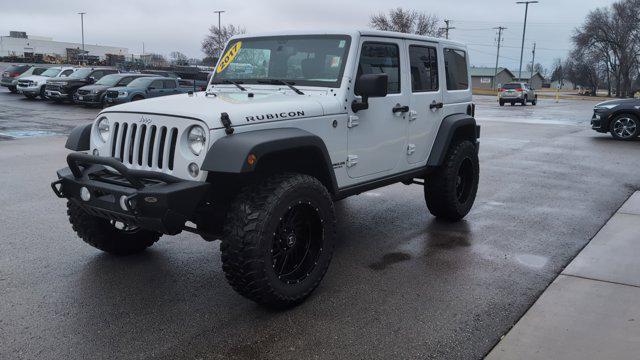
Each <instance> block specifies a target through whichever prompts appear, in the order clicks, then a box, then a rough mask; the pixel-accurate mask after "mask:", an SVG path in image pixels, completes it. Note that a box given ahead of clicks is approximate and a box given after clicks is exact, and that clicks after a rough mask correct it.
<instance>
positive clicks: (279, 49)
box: [51, 31, 480, 308]
mask: <svg viewBox="0 0 640 360" xmlns="http://www.w3.org/2000/svg"><path fill="white" fill-rule="evenodd" d="M468 66H469V65H468V58H467V52H466V48H465V46H464V45H461V44H459V43H455V42H451V41H447V40H442V39H433V38H427V37H422V36H415V35H408V34H401V33H392V32H379V31H356V32H309V33H277V34H266V35H260V36H249V35H246V36H245V35H243V36H238V37H234V38H233V39H231V40H230V41H229V44H228V45H227V48H226V49H225V52H224V53H223V56H222V57H221V59H220V60H219V62H218V64H217V66H216V68H215V70H214V75H213V77H212V79H211V82H210V84H209V85H208V88H207V90H206V92H198V93H189V94H182V95H174V96H167V97H161V98H155V99H149V100H143V101H138V102H133V103H128V104H123V105H119V106H114V107H111V108H108V109H105V110H103V111H102V112H101V113H100V114H99V115H98V116H97V118H96V120H95V122H94V123H93V124H89V125H86V126H80V127H78V128H76V129H75V130H74V131H73V132H72V133H71V134H70V136H69V138H68V140H67V144H66V147H67V148H68V149H71V150H74V151H76V152H73V153H71V154H69V155H68V157H67V163H68V167H67V168H64V169H61V170H59V171H58V173H57V175H58V180H57V181H55V182H53V183H52V184H51V185H52V188H53V190H54V192H55V193H56V195H57V196H59V197H61V198H66V199H68V214H69V219H70V222H71V224H72V225H73V229H74V230H75V231H76V232H77V234H78V235H79V236H80V238H82V239H83V240H84V241H85V242H87V243H89V244H90V245H92V246H94V247H96V248H98V249H100V250H103V251H106V252H108V253H112V254H118V255H125V254H132V253H136V252H139V251H142V250H144V249H145V248H147V247H149V246H151V245H153V243H155V242H156V241H157V240H158V239H159V238H160V237H161V236H162V235H163V234H169V235H174V234H178V233H180V232H181V231H183V230H186V231H190V232H193V233H196V234H199V235H201V236H202V237H203V238H204V239H206V240H216V239H221V240H222V243H221V246H220V250H221V253H222V263H223V270H224V272H225V274H226V277H227V279H228V281H229V283H230V284H231V286H232V287H233V288H234V289H235V290H236V291H237V292H239V293H240V294H242V295H243V296H245V297H247V298H249V299H251V300H254V301H256V302H258V303H260V304H264V305H267V306H271V307H277V308H286V307H291V306H294V305H296V304H299V303H300V302H302V301H303V300H304V299H305V298H306V297H307V296H309V294H310V293H311V292H312V291H313V290H314V289H315V288H316V286H317V285H318V283H319V282H320V280H321V279H322V277H323V276H324V274H325V272H326V271H327V268H328V266H329V262H330V260H331V257H332V252H333V248H334V244H335V242H336V216H335V213H334V207H333V202H334V201H337V200H340V199H344V198H346V197H348V196H351V195H356V194H359V193H362V192H365V191H368V190H370V189H374V188H378V187H382V186H386V185H389V184H393V183H398V182H402V183H404V184H407V185H410V184H419V185H423V187H424V196H425V200H426V204H427V206H428V208H429V211H430V212H431V213H432V214H434V215H435V216H437V217H441V218H444V219H448V220H459V219H461V218H463V217H464V216H465V215H466V214H467V213H468V212H469V210H470V209H471V206H472V205H473V202H474V199H475V196H476V191H477V188H478V173H479V165H478V146H479V143H478V137H479V132H480V128H479V126H477V125H476V121H475V120H474V118H473V116H474V109H475V108H474V104H473V103H472V102H471V89H470V86H469V84H470V78H469V71H468Z"/></svg>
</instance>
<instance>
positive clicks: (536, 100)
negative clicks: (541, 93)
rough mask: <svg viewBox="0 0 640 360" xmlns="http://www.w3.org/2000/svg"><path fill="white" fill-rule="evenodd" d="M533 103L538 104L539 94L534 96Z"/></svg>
mask: <svg viewBox="0 0 640 360" xmlns="http://www.w3.org/2000/svg"><path fill="white" fill-rule="evenodd" d="M531 105H533V106H536V105H538V96H537V95H536V97H535V98H533V101H532V102H531Z"/></svg>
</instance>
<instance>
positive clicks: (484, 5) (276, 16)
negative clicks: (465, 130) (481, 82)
mask: <svg viewBox="0 0 640 360" xmlns="http://www.w3.org/2000/svg"><path fill="white" fill-rule="evenodd" d="M613 2H614V1H613V0H540V3H539V4H534V5H531V6H530V8H529V23H528V26H527V37H526V42H525V56H524V59H525V60H524V61H525V62H527V61H529V62H530V61H531V47H532V44H533V42H536V43H537V49H538V51H537V53H536V62H541V63H542V64H543V65H545V66H547V67H549V66H550V65H551V63H552V62H553V59H554V58H556V57H564V56H565V55H566V54H567V52H568V49H570V47H571V34H572V31H573V29H574V28H575V27H577V26H579V25H580V24H581V23H582V21H583V19H584V17H585V15H586V14H587V13H588V12H589V11H590V10H592V9H595V8H597V7H603V6H608V5H609V4H611V3H613ZM398 6H401V7H404V8H407V9H416V10H420V11H425V12H429V13H433V14H436V15H437V16H439V17H440V18H441V19H451V20H452V23H451V26H454V27H456V28H457V29H455V30H452V31H451V38H452V39H454V40H459V41H462V42H465V43H467V44H468V45H469V49H470V56H471V62H472V64H474V65H477V66H493V65H494V64H495V50H496V49H495V42H496V33H495V30H492V29H491V28H493V27H495V26H499V25H500V26H505V27H507V28H508V29H507V30H506V31H505V33H504V40H505V41H504V45H505V46H504V48H502V50H501V61H500V65H501V66H506V67H509V68H514V69H516V70H517V67H518V60H519V57H520V42H521V37H522V20H523V18H524V6H523V5H516V4H515V0H514V1H511V0H448V1H441V0H440V1H435V0H399V1H392V2H390V1H382V0H367V1H364V0H361V1H345V0H320V1H304V0H297V1H289V0H268V1H267V0H264V1H258V0H244V1H239V0H221V1H206V0H180V1H167V0H126V1H125V0H109V1H86V0H85V1H73V0H72V1H69V0H66V1H47V0H20V1H15V0H3V1H2V6H0V34H2V35H8V33H9V31H10V30H17V31H26V32H27V33H28V34H31V35H40V36H50V37H53V38H54V40H60V41H77V42H80V16H79V15H77V12H79V11H85V12H87V15H85V41H86V43H90V44H100V45H113V46H123V47H127V48H129V52H130V53H135V54H139V53H141V52H142V43H143V42H144V43H145V50H146V52H157V53H161V54H164V55H168V54H169V53H170V52H171V51H174V50H178V51H181V52H183V53H185V54H186V55H188V56H189V57H197V58H201V57H203V56H204V54H203V53H202V51H201V50H200V42H201V41H202V38H203V37H204V35H205V34H206V33H207V31H208V28H209V27H210V26H211V25H216V26H217V23H218V18H217V15H215V14H214V13H213V11H214V10H225V11H226V13H224V14H223V15H222V22H223V24H228V23H233V24H236V25H240V26H242V27H244V28H245V29H246V30H247V32H248V33H252V32H261V31H273V30H280V29H283V30H284V29H286V30H295V29H334V28H338V29H354V28H367V26H368V22H369V16H370V15H371V14H372V13H378V12H386V11H387V10H388V9H389V8H391V7H398ZM443 25H444V24H443Z"/></svg>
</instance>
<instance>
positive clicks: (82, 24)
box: [78, 12, 86, 63]
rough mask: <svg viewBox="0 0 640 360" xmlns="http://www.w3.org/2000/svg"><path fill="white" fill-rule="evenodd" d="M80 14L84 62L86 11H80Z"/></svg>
mask: <svg viewBox="0 0 640 360" xmlns="http://www.w3.org/2000/svg"><path fill="white" fill-rule="evenodd" d="M78 14H79V15H80V28H81V29H82V62H83V63H84V14H86V12H79V13H78Z"/></svg>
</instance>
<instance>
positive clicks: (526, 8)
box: [516, 1, 539, 80]
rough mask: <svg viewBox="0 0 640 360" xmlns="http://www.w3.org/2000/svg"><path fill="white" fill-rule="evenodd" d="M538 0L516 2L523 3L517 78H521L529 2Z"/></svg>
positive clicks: (532, 2) (533, 2)
mask: <svg viewBox="0 0 640 360" xmlns="http://www.w3.org/2000/svg"><path fill="white" fill-rule="evenodd" d="M538 2H539V1H517V2H516V4H524V5H525V8H524V27H523V28H522V46H521V47H520V69H518V80H520V79H522V57H523V56H524V36H525V34H526V32H527V15H528V13H529V4H537V3H538Z"/></svg>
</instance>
